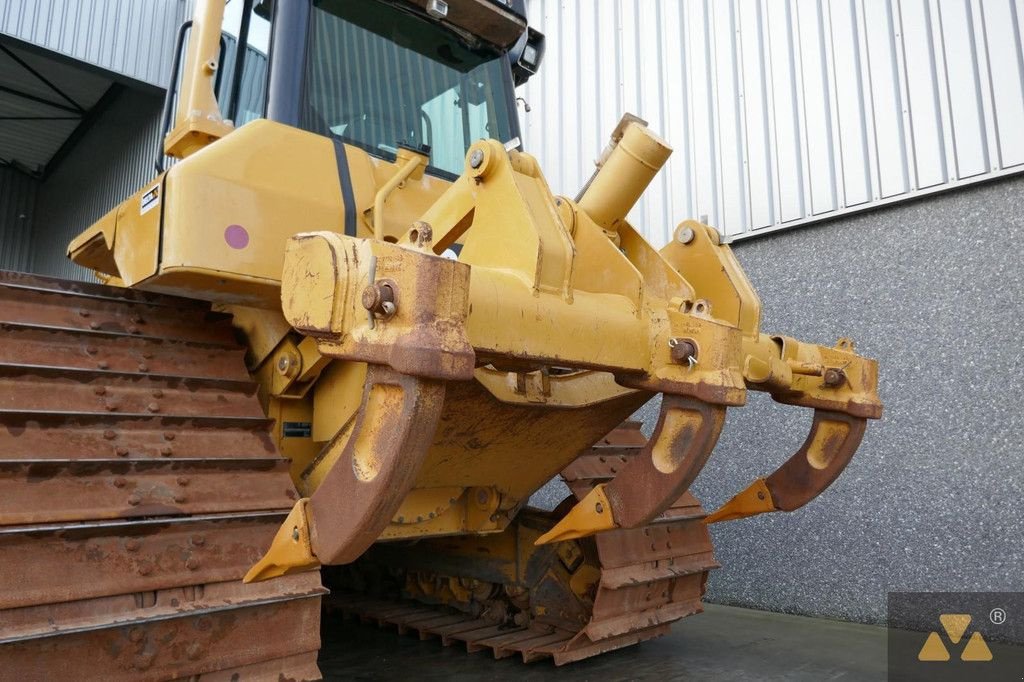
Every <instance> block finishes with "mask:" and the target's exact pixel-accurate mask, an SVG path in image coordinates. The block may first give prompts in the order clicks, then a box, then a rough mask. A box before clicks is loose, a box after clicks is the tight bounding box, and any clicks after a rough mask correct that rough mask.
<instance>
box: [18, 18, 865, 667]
mask: <svg viewBox="0 0 1024 682" xmlns="http://www.w3.org/2000/svg"><path fill="white" fill-rule="evenodd" d="M232 1H233V2H235V3H241V5H242V15H241V16H242V21H241V25H240V29H239V33H238V35H237V38H236V39H235V40H234V43H235V47H234V50H235V51H234V56H233V58H232V59H230V60H229V59H228V58H227V57H228V56H229V55H228V52H230V51H231V44H230V43H231V41H225V39H224V36H223V35H222V25H223V22H224V14H225V2H224V0H197V1H196V3H195V10H194V16H193V18H192V19H191V21H189V22H187V24H186V25H185V26H183V27H182V30H181V31H180V32H179V36H178V51H177V54H178V55H179V56H180V57H183V59H176V60H175V64H174V73H173V74H172V78H171V83H172V86H171V88H170V89H169V91H168V99H167V104H166V112H165V113H166V115H165V133H166V134H165V135H164V137H163V144H162V149H161V150H160V154H159V155H158V156H159V158H160V159H161V160H162V159H163V158H164V157H165V156H166V157H169V158H170V159H171V160H172V161H173V162H169V163H167V164H164V163H163V161H161V162H160V163H159V164H158V169H157V170H158V172H157V174H156V177H154V179H153V180H152V181H151V182H149V183H147V184H146V185H145V186H143V187H141V188H139V189H138V191H136V192H135V193H134V194H133V195H131V196H130V197H128V198H127V199H125V200H124V201H123V202H122V203H121V204H120V205H118V206H116V207H115V208H114V209H113V210H111V211H110V212H109V213H107V214H106V215H104V216H103V217H102V218H101V219H100V220H99V221H97V222H96V223H95V224H94V225H92V226H91V227H89V228H88V229H86V230H85V231H84V232H82V233H81V234H80V235H79V236H78V237H77V238H75V239H74V240H73V241H72V242H71V243H70V245H69V246H68V255H69V257H70V258H71V259H72V260H73V261H74V262H75V263H77V264H79V265H81V266H84V267H85V268H88V269H89V270H91V271H93V272H94V273H95V276H96V278H97V279H98V282H97V283H87V282H78V281H69V280H58V279H51V278H47V277H43V276H38V275H31V274H24V273H11V272H6V273H0V371H2V373H3V379H2V381H3V384H4V391H3V392H2V406H0V420H2V422H3V428H2V429H0V443H2V455H0V457H2V462H0V470H2V472H3V474H2V476H0V490H2V495H0V577H2V580H0V624H2V625H0V670H2V671H3V675H2V676H3V677H5V678H6V679H19V680H35V679H39V680H54V679H103V680H119V679H131V680H151V679H152V680H156V679H161V680H163V679H188V680H203V681H212V680H228V679H232V680H237V679H242V680H262V679H267V680H271V679H273V680H278V679H290V680H291V679H295V680H298V679H317V678H319V676H320V673H319V670H318V668H317V655H318V650H319V648H320V632H319V624H320V618H321V611H322V609H323V610H324V612H326V613H332V614H334V613H339V612H340V613H342V614H350V615H353V616H355V617H358V618H360V619H363V620H367V621H372V622H376V623H381V624H390V625H392V626H394V627H396V628H397V629H398V630H399V632H413V633H417V634H419V635H420V636H421V637H423V638H437V639H439V640H441V642H442V643H443V644H453V643H462V644H464V645H465V646H466V647H467V648H468V649H469V650H470V651H479V650H486V651H489V652H491V653H493V655H494V656H496V657H505V656H521V657H522V658H523V660H525V661H533V660H538V659H553V660H554V663H555V664H563V663H569V662H572V661H577V660H580V659H584V658H587V657H590V656H593V655H596V654H600V653H602V652H606V651H611V650H614V649H619V648H622V647H627V646H630V645H633V644H636V643H637V642H641V641H644V640H647V639H650V638H653V637H657V636H660V635H663V634H665V633H666V632H667V631H668V628H669V626H670V625H671V623H672V622H673V621H676V620H678V619H680V618H683V617H685V616H688V615H692V614H695V613H699V612H700V611H701V599H702V596H703V594H704V591H705V587H706V583H707V579H708V575H709V572H710V571H712V570H714V569H715V568H717V567H718V564H717V563H716V561H715V557H714V551H713V547H712V544H711V538H710V534H709V530H708V525H709V524H711V523H715V522H721V521H728V520H735V519H740V518H743V517H748V516H752V515H756V514H762V513H767V512H774V511H793V510H796V509H799V508H800V507H802V506H804V505H805V504H807V503H808V502H809V501H810V500H812V499H814V498H815V497H816V496H817V495H819V494H820V493H821V492H822V491H823V490H825V488H827V487H828V486H829V485H830V484H831V483H832V481H834V480H835V479H836V477H837V476H838V475H839V474H840V473H841V472H842V471H843V469H844V468H845V467H846V465H847V463H848V462H849V461H850V459H851V457H852V456H853V453H854V451H855V450H856V449H857V447H858V445H859V443H860V441H861V438H862V436H863V434H864V431H865V425H866V423H867V420H868V419H877V418H879V417H880V416H881V409H882V406H881V403H880V401H879V398H878V395H877V382H878V369H877V363H876V362H875V361H873V360H871V359H868V358H865V357H862V356H860V355H858V354H857V353H856V352H855V350H854V346H853V343H852V341H850V340H849V339H845V338H843V339H840V340H839V341H838V343H837V344H836V345H835V346H820V345H816V344H812V343H805V342H801V341H798V340H796V339H794V338H790V337H787V336H781V335H772V334H768V333H765V332H762V331H761V330H760V302H759V299H758V297H757V295H756V293H755V292H754V290H753V288H752V286H751V284H750V282H749V281H748V279H747V278H746V276H745V275H744V272H743V270H742V268H741V267H740V264H739V263H738V261H737V259H736V258H735V256H734V255H733V253H732V251H731V250H730V248H729V246H728V245H727V244H726V243H725V240H724V239H723V238H722V236H721V235H720V234H719V233H718V231H716V230H715V229H714V228H712V227H710V226H708V225H705V224H703V223H700V222H697V221H693V220H686V221H683V222H681V223H680V224H679V225H678V226H677V227H676V228H675V230H674V232H672V239H671V241H670V242H669V243H668V244H667V245H665V246H664V247H662V248H661V249H660V250H659V249H656V248H654V247H653V246H652V245H651V244H650V243H648V242H647V241H646V240H645V239H644V237H643V236H642V233H641V231H640V230H638V229H637V228H636V227H634V226H633V225H632V224H631V223H630V221H629V219H628V215H629V213H630V211H631V209H632V208H633V206H634V205H635V204H636V203H637V202H638V201H639V199H640V197H641V195H642V194H643V192H644V190H645V188H646V187H647V186H648V184H649V183H650V182H651V181H652V179H653V178H654V177H655V175H656V174H657V173H658V171H659V169H660V168H661V167H662V166H663V165H664V164H665V162H666V161H667V159H668V157H669V155H670V153H671V151H672V150H671V147H670V146H669V144H668V143H667V142H666V141H664V140H662V139H661V138H660V137H659V136H658V135H657V134H656V133H654V132H653V131H651V130H650V129H649V127H648V126H647V124H646V123H645V122H644V121H643V120H642V119H640V118H638V117H636V116H630V115H626V116H624V117H623V119H622V121H621V122H620V123H619V125H618V126H617V127H616V128H615V129H614V130H613V131H612V134H611V136H610V138H609V142H608V144H607V146H606V148H605V149H604V150H603V151H602V152H601V154H600V158H599V159H598V161H597V163H596V169H595V171H594V173H593V175H592V177H591V178H590V180H589V182H588V183H587V184H586V185H585V186H584V187H583V188H582V189H581V190H580V192H579V194H578V195H577V196H575V197H573V198H570V197H566V196H556V195H554V194H553V193H552V192H551V190H550V188H549V187H548V185H547V182H546V181H545V179H544V175H543V173H542V171H541V168H540V166H539V164H538V162H537V160H536V159H535V158H534V157H533V156H531V155H530V154H528V153H527V152H526V151H525V150H524V149H523V148H522V143H521V141H520V131H519V127H518V126H519V123H518V113H517V102H516V91H515V88H516V86H517V85H521V84H522V83H524V82H526V80H527V79H529V78H530V77H531V76H533V75H534V74H535V73H536V71H537V69H538V68H539V65H540V62H541V58H542V57H543V52H544V36H543V34H542V33H540V32H539V31H537V30H536V28H534V27H531V26H528V24H527V20H526V14H525V7H524V2H523V0H447V1H446V2H445V1H442V0H274V1H273V2H268V1H267V0H232ZM251 21H263V22H266V25H267V26H268V27H269V43H270V48H269V51H268V54H267V55H254V54H253V53H252V52H251V51H250V52H249V53H248V54H247V49H248V48H247V47H246V46H247V35H246V34H247V32H248V31H249V30H250V22H251ZM257 57H260V58H261V59H263V60H265V63H266V67H267V68H265V69H264V70H263V71H262V72H260V71H259V70H257V69H254V68H253V66H254V63H255V62H254V61H253V60H254V59H256V58H257ZM229 62H230V66H228V64H229ZM247 65H248V66H247ZM253 73H256V74H257V75H256V76H255V77H252V76H251V74H253ZM244 74H250V75H249V76H246V78H243V75H244ZM246 83H249V85H250V86H252V87H254V88H256V89H255V90H253V91H250V92H249V93H248V94H245V93H244V92H243V87H242V86H243V85H245V84H246ZM595 151H597V150H595ZM748 390H756V391H764V392H767V393H769V394H770V395H771V397H772V398H773V399H774V400H776V401H778V402H780V403H784V404H786V405H793V406H796V407H802V408H809V409H810V410H812V413H813V417H812V420H811V422H812V424H811V429H810V433H809V435H808V436H807V439H806V441H805V442H804V444H803V446H802V447H801V448H800V449H799V450H798V451H797V452H796V453H795V454H793V455H792V456H791V457H790V458H789V459H787V460H785V461H784V462H782V463H781V465H780V467H779V468H778V469H777V470H776V471H774V472H772V473H770V474H766V475H765V476H764V477H761V478H757V479H756V480H755V481H754V482H753V483H752V484H751V485H750V486H749V487H748V488H747V489H745V490H743V491H740V492H739V493H737V494H736V495H735V497H733V498H732V499H731V500H730V501H729V502H727V503H726V504H725V505H724V506H723V507H722V508H721V509H719V510H718V511H716V512H714V513H712V514H707V513H706V512H705V510H704V509H703V508H702V507H701V505H700V503H699V501H698V500H697V499H696V498H695V497H694V496H693V494H692V493H691V492H690V487H691V484H692V483H693V481H694V480H695V478H696V477H697V475H698V474H699V472H700V471H701V469H702V468H703V467H704V466H705V464H706V463H707V462H708V459H709V457H710V455H711V451H712V449H713V448H714V446H715V443H716V440H717V439H718V436H719V433H720V432H721V430H722V427H723V424H724V419H725V414H726V410H727V409H728V408H730V407H739V406H742V405H743V404H744V402H745V400H746V394H747V391H748ZM652 400H656V401H660V408H659V409H660V412H659V415H658V418H657V423H656V424H655V425H654V426H653V433H652V435H651V436H650V438H649V439H648V438H645V437H644V435H643V434H642V432H641V430H640V428H639V426H638V424H637V423H635V422H630V421H629V419H630V417H631V415H633V414H634V413H636V412H637V410H638V409H639V408H641V407H642V406H644V405H645V404H646V403H648V402H650V401H652ZM559 477H560V478H561V480H562V481H564V483H565V485H566V486H567V490H568V496H567V498H566V499H565V500H564V502H562V503H561V504H559V505H554V506H553V508H550V509H546V508H541V507H539V506H537V505H531V504H530V500H531V496H533V495H534V494H535V493H536V492H537V491H538V490H539V489H541V488H542V487H544V486H549V485H551V481H553V480H555V481H557V480H558V479H559Z"/></svg>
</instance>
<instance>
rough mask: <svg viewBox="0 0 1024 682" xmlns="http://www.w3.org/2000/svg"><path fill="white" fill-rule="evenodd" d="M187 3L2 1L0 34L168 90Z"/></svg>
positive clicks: (169, 0)
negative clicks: (175, 46) (176, 36)
mask: <svg viewBox="0 0 1024 682" xmlns="http://www.w3.org/2000/svg"><path fill="white" fill-rule="evenodd" d="M191 5H192V3H191V2H186V0H3V2H0V33H6V34H7V35H11V36H14V37H15V38H18V39H20V40H24V41H26V42H29V43H33V44H35V45H39V46H40V47H44V48H46V49H49V50H53V51H55V52H60V53H61V54H64V55H67V56H69V57H73V58H75V59H78V60H80V61H83V62H86V63H88V64H93V65H95V66H98V67H100V68H103V69H107V70H109V71H113V72H115V73H119V74H122V75H124V76H127V77H129V78H133V79H136V80H140V81H143V82H145V83H150V84H152V85H157V86H160V87H166V85H167V78H168V74H169V73H170V64H171V53H172V51H173V46H174V34H175V29H176V28H177V27H178V25H180V24H181V22H182V21H184V20H185V19H187V18H188V17H189V16H191V11H192V8H191Z"/></svg>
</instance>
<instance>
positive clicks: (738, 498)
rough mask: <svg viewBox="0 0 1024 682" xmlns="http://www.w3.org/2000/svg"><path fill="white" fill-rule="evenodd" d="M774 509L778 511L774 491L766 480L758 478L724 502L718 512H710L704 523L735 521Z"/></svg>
mask: <svg viewBox="0 0 1024 682" xmlns="http://www.w3.org/2000/svg"><path fill="white" fill-rule="evenodd" d="M773 511H777V508H776V507H775V502H774V501H773V500H772V493H771V491H770V490H768V485H767V484H766V483H765V480H764V479H763V478H758V479H757V480H755V481H754V482H753V483H751V484H750V485H749V486H748V487H747V488H746V489H745V490H743V491H742V492H740V493H738V494H737V495H735V496H734V497H733V498H732V499H730V500H729V501H728V502H726V503H725V504H723V505H722V506H721V507H720V508H719V509H718V510H717V511H716V512H714V513H713V514H708V516H707V518H705V519H704V523H718V522H720V521H734V520H736V519H744V518H746V517H748V516H756V515H758V514H764V513H767V512H773Z"/></svg>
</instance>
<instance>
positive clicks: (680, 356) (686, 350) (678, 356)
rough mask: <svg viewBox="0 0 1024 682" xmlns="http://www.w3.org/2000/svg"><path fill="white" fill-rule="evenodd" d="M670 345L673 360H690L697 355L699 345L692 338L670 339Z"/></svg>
mask: <svg viewBox="0 0 1024 682" xmlns="http://www.w3.org/2000/svg"><path fill="white" fill-rule="evenodd" d="M668 346H669V354H670V355H671V356H672V361H673V362H689V361H690V358H696V357H697V345H696V344H695V343H694V342H693V341H691V340H690V339H669V342H668Z"/></svg>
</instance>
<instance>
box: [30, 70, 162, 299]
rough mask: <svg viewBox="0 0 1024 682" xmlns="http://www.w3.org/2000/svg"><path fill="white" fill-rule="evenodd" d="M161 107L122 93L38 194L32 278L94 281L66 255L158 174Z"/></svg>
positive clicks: (154, 99) (149, 98)
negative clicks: (79, 236) (35, 274)
mask: <svg viewBox="0 0 1024 682" xmlns="http://www.w3.org/2000/svg"><path fill="white" fill-rule="evenodd" d="M161 105H162V99H161V98H160V97H158V96H156V95H151V94H148V93H144V92H140V91H136V90H131V89H125V90H124V91H123V92H122V93H121V95H120V96H119V97H118V99H117V100H116V101H115V102H113V103H112V104H111V106H110V108H109V109H108V110H106V111H105V112H104V114H103V116H101V117H100V118H99V120H97V122H96V124H95V125H94V126H93V127H92V128H91V129H90V130H89V132H88V133H87V134H86V135H85V136H84V137H83V138H82V139H81V140H79V142H78V144H77V145H76V146H75V148H74V150H73V151H72V152H71V153H70V154H69V155H68V156H67V157H65V159H64V161H63V162H62V163H61V165H60V166H59V167H58V168H57V170H56V171H55V172H54V174H53V175H52V176H50V177H49V178H48V179H47V181H46V182H45V183H44V184H43V185H42V186H41V187H40V188H39V194H38V201H37V203H36V215H35V221H34V227H33V232H32V235H33V236H32V247H31V253H32V256H31V263H30V267H31V269H32V271H33V272H38V273H41V274H46V275H54V276H57V277H68V278H73V279H87V280H92V279H93V277H92V274H91V273H90V272H89V271H87V270H85V269H83V268H80V267H79V266H77V265H75V264H74V263H72V262H71V261H69V260H68V259H67V257H66V256H65V249H66V248H67V244H68V242H69V241H71V239H72V238H73V237H75V236H76V235H77V234H78V233H79V232H81V231H82V230H83V229H85V228H86V227H88V226H89V225H91V224H92V223H93V222H95V221H96V220H97V219H98V218H100V217H102V216H103V214H104V213H106V212H107V211H109V210H110V209H111V208H113V207H114V206H116V205H117V204H118V203H119V202H121V201H123V200H124V199H125V198H126V197H128V196H130V195H131V194H132V193H134V192H135V191H137V190H138V189H139V188H140V187H142V185H143V183H145V182H148V181H149V180H150V179H152V178H153V176H154V175H155V174H156V171H155V170H154V163H155V161H156V150H157V141H158V139H159V136H160V108H161ZM26 242H27V240H26Z"/></svg>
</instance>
